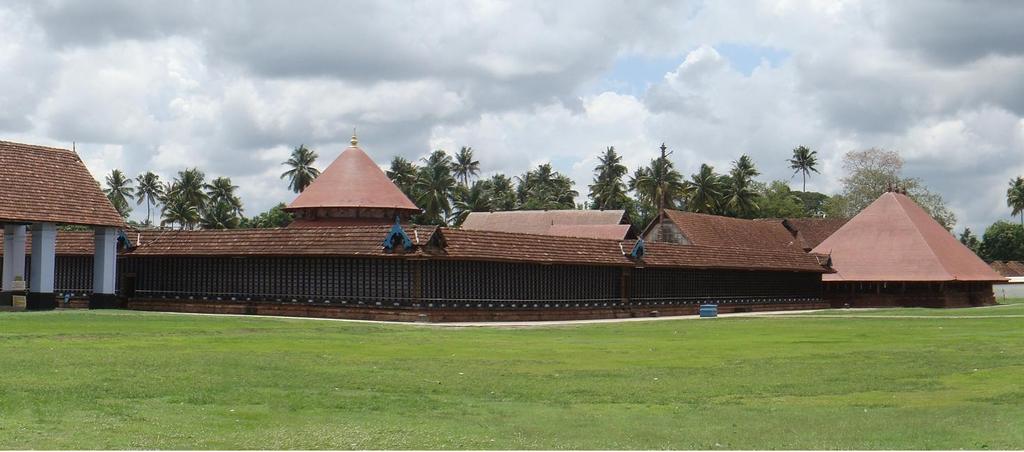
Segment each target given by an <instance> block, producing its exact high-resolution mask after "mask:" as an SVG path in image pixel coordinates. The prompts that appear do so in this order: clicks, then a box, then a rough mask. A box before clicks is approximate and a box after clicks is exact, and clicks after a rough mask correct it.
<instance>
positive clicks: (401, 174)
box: [385, 156, 417, 199]
mask: <svg viewBox="0 0 1024 452" xmlns="http://www.w3.org/2000/svg"><path fill="white" fill-rule="evenodd" d="M416 171H417V168H416V164H415V163H412V162H410V161H408V160H406V159H405V158H403V157H399V156H395V158H393V159H391V167H390V168H388V170H387V171H386V172H385V174H387V175H388V179H391V182H394V183H395V185H396V186H398V189H399V190H402V193H405V196H408V197H409V199H416V195H415V193H414V192H413V185H414V184H416Z"/></svg>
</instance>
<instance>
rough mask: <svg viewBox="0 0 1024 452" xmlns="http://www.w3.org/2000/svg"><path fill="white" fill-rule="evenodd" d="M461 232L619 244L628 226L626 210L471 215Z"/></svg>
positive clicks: (524, 211) (511, 212)
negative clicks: (512, 234) (608, 240)
mask: <svg viewBox="0 0 1024 452" xmlns="http://www.w3.org/2000/svg"><path fill="white" fill-rule="evenodd" d="M461 228H462V229H466V230H476V231H496V232H511V233H518V234H538V235H554V236H562V237H589V238H604V239H617V240H622V239H625V238H626V237H627V236H628V233H629V229H630V225H629V224H628V221H627V219H626V211H625V210H512V211H504V212H470V214H469V215H468V216H467V217H466V220H465V221H463V222H462V226H461Z"/></svg>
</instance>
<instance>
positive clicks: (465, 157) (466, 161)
mask: <svg viewBox="0 0 1024 452" xmlns="http://www.w3.org/2000/svg"><path fill="white" fill-rule="evenodd" d="M452 172H453V173H454V174H455V177H457V178H458V179H459V181H460V182H462V186H463V187H469V178H471V177H474V176H476V175H478V174H480V162H478V161H476V160H473V148H472V147H470V146H463V147H462V149H459V152H458V153H457V154H455V162H454V163H453V164H452Z"/></svg>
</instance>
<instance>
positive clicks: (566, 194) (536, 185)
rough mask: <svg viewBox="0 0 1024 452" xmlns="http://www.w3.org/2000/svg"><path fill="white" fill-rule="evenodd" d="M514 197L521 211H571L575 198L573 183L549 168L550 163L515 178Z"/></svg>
mask: <svg viewBox="0 0 1024 452" xmlns="http://www.w3.org/2000/svg"><path fill="white" fill-rule="evenodd" d="M516 179H517V180H518V182H519V185H518V186H517V187H516V197H517V198H518V200H519V207H520V208H522V209H573V208H575V207H576V196H577V195H579V193H578V192H577V191H576V190H573V188H572V187H573V181H572V179H569V177H568V176H565V175H563V174H561V173H559V172H558V171H555V170H554V168H552V167H551V164H550V163H542V164H540V165H537V168H536V169H533V170H530V171H527V172H526V173H524V174H523V175H522V176H517V177H516Z"/></svg>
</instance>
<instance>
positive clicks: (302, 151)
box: [281, 144, 320, 193]
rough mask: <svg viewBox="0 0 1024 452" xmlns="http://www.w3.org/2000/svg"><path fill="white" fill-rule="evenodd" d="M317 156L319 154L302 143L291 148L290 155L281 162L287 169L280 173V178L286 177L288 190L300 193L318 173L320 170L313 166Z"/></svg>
mask: <svg viewBox="0 0 1024 452" xmlns="http://www.w3.org/2000/svg"><path fill="white" fill-rule="evenodd" d="M317 157H319V156H318V155H317V154H316V152H313V151H312V150H310V149H309V148H307V147H306V145H304V144H301V145H299V147H297V148H295V149H294V150H292V155H291V157H289V158H288V160H285V161H284V162H282V163H281V164H282V165H285V166H287V167H288V168H289V170H288V171H285V172H283V173H281V179H284V178H286V177H287V178H288V189H289V190H291V191H293V192H295V193H302V191H303V190H305V189H306V187H308V186H309V184H312V183H313V180H314V179H316V178H317V176H319V175H320V170H318V169H316V168H314V167H313V163H315V162H316V158H317Z"/></svg>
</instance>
